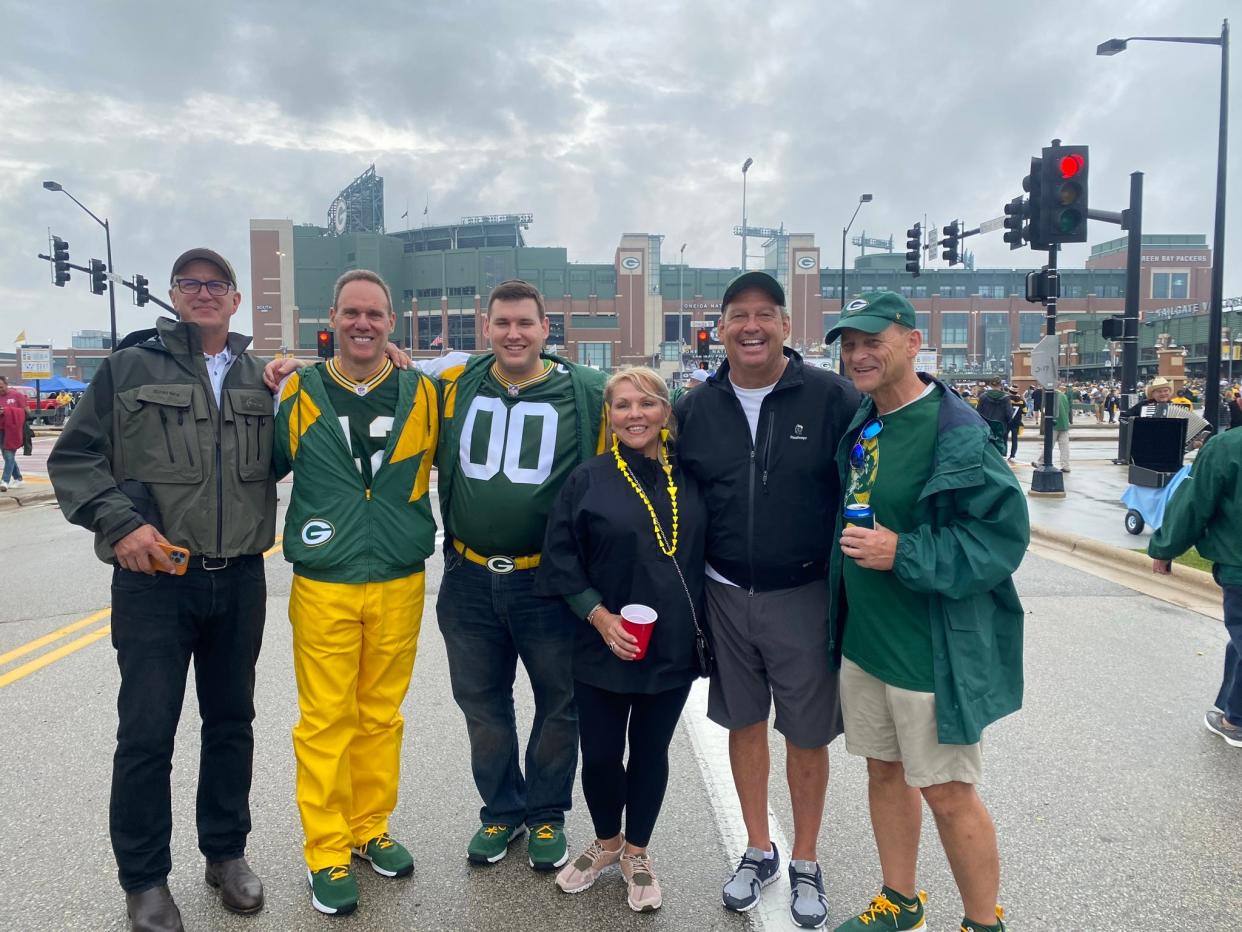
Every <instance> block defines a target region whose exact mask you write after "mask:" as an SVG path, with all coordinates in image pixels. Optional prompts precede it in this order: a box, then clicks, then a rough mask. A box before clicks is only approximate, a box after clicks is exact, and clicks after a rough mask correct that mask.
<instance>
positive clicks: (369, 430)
mask: <svg viewBox="0 0 1242 932" xmlns="http://www.w3.org/2000/svg"><path fill="white" fill-rule="evenodd" d="M323 368H324V373H323V374H324V379H323V384H324V387H325V388H326V389H327V394H328V400H329V401H330V402H331V403H332V407H333V409H335V411H336V415H337V420H339V421H340V424H341V431H342V432H343V433H344V434H345V439H346V441H347V442H348V444H349V450H350V453H351V454H352V455H353V457H354V464H355V465H356V466H357V467H358V471H359V472H360V473H362V481H363V482H364V483H366V485H367V487H368V488H369V487H370V486H371V485H372V484H373V483H374V481H375V472H376V470H378V469H379V466H380V463H381V462H382V461H383V459H384V448H385V447H386V446H388V435H389V434H391V433H392V425H393V414H394V413H395V412H396V410H397V379H396V378H395V377H394V376H393V373H394V372H395V371H396V369H395V368H394V367H393V364H392V363H391V362H389V361H388V360H387V359H385V360H384V365H383V366H382V367H381V368H380V370H379V371H378V372H376V373H375V374H374V375H373V376H371V378H369V379H367V380H365V381H362V382H355V381H354V380H353V379H351V378H349V376H347V375H345V373H343V372H342V371H341V370H340V369H339V368H338V367H337V366H336V364H335V362H334V361H333V360H331V359H329V360H328V361H327V362H326V363H325V364H324V367H323Z"/></svg>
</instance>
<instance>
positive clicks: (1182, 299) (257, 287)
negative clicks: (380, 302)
mask: <svg viewBox="0 0 1242 932" xmlns="http://www.w3.org/2000/svg"><path fill="white" fill-rule="evenodd" d="M382 184H383V179H382V178H379V177H378V176H377V175H376V174H375V172H374V167H373V166H372V168H371V169H368V172H366V173H364V174H363V175H362V176H360V177H359V179H357V180H355V182H353V183H352V184H351V185H350V186H349V187H347V188H346V189H345V191H343V192H342V193H341V195H340V196H338V197H337V198H336V199H335V200H333V201H332V207H331V208H330V211H329V223H328V225H326V226H319V225H316V224H295V223H292V222H290V221H288V220H264V219H255V220H251V222H250V253H251V281H250V303H251V313H252V317H253V326H254V334H255V349H256V351H257V352H259V353H260V354H265V355H266V354H272V353H276V352H280V351H286V352H300V353H306V352H308V351H312V350H313V347H314V346H315V333H316V331H317V330H319V329H320V328H323V327H326V326H327V320H328V308H329V306H330V305H331V303H332V285H333V282H334V281H335V280H336V278H337V276H339V275H340V274H341V273H342V272H344V271H346V270H347V269H353V268H369V269H373V270H375V271H377V272H379V273H380V274H381V275H383V276H384V278H385V279H386V280H387V281H388V282H389V284H390V285H391V287H392V290H393V300H394V304H395V305H396V309H397V311H398V316H399V320H398V324H397V333H396V339H397V340H398V341H399V342H400V343H401V344H402V345H403V346H408V347H410V348H411V350H412V352H413V353H414V355H416V356H426V355H435V354H438V353H439V352H442V351H443V350H445V349H449V348H452V349H462V350H477V349H481V348H483V337H482V319H483V317H484V316H485V311H486V302H487V295H488V293H489V292H490V291H491V289H492V288H493V287H494V286H495V285H496V284H497V283H499V282H501V281H503V280H505V279H508V278H521V279H524V280H526V281H529V282H531V283H532V284H534V285H536V286H537V287H538V288H539V289H540V290H541V291H542V292H543V294H544V296H545V298H546V301H547V307H548V313H549V317H550V320H551V332H552V337H551V340H550V343H551V344H552V345H554V346H555V347H556V348H557V350H558V351H559V352H561V353H562V354H564V355H566V356H567V357H568V358H570V359H573V360H575V361H580V362H585V363H591V364H594V365H598V366H601V367H603V368H612V367H615V366H618V365H623V364H626V363H637V362H648V363H650V362H652V361H653V360H663V361H665V363H666V366H669V367H672V368H676V367H677V363H676V360H677V358H678V356H679V352H678V351H679V349H681V348H683V347H682V346H681V345H679V340H680V343H681V344H683V345H684V344H689V343H690V342H691V335H692V332H693V330H694V328H696V327H698V326H701V325H702V324H703V322H706V323H707V325H708V326H709V327H714V325H715V322H716V321H717V319H718V318H719V316H720V298H721V295H722V294H723V293H724V289H725V286H726V285H727V284H728V282H729V281H730V280H731V279H732V278H733V277H734V276H735V275H737V274H738V273H739V269H738V268H736V267H734V268H701V267H692V266H682V265H678V264H676V263H668V262H665V261H664V257H663V251H662V246H663V241H664V237H663V236H662V235H660V234H653V233H639V234H625V235H622V236H621V237H620V238H619V240H618V242H617V246H616V248H615V250H614V253H613V257H612V261H611V262H579V261H574V260H573V259H572V258H571V256H570V254H569V251H568V249H567V248H565V247H559V246H532V245H529V244H528V243H527V242H526V232H527V231H528V230H529V228H530V226H531V225H532V223H533V222H534V218H533V217H532V216H531V215H530V214H520V213H517V214H495V215H484V216H475V217H463V218H462V219H461V220H460V221H459V222H457V223H453V224H447V225H445V224H438V225H434V226H432V225H428V226H421V227H414V228H410V229H405V230H400V231H392V232H386V231H385V226H384V218H383V198H382ZM377 188H378V192H377V190H376V189H377ZM377 193H378V197H377V196H376V194H377ZM376 205H378V208H377V206H376ZM355 211H357V213H358V216H357V220H356V221H355V219H354V218H355ZM342 213H343V214H344V216H342ZM770 233H771V235H770V236H769V237H768V239H767V240H766V241H764V242H763V247H762V248H763V254H762V257H761V258H759V257H757V260H758V261H753V262H752V263H751V265H752V267H762V268H765V269H766V270H767V271H769V272H770V273H771V274H773V275H775V276H776V277H777V278H778V279H779V280H780V281H781V282H782V284H783V285H784V286H785V290H786V295H787V302H788V305H789V311H790V315H791V324H792V333H791V337H790V341H789V342H790V344H791V345H793V346H794V347H795V348H797V349H799V350H801V351H803V352H810V353H819V352H820V351H821V344H822V340H823V335H824V333H825V332H826V330H827V329H828V328H830V327H831V326H832V325H833V324H834V323H835V322H836V320H837V317H838V311H839V308H840V306H841V304H842V295H841V270H840V269H839V268H837V269H833V268H825V267H824V266H823V264H822V262H821V255H820V247H819V246H818V245H817V244H816V241H815V236H814V235H813V234H792V233H785V232H784V230H783V228H782V229H780V230H774V231H770ZM1142 255H1143V262H1142V274H1141V278H1140V288H1141V289H1142V291H1141V297H1140V310H1141V315H1142V319H1143V322H1144V324H1145V326H1141V327H1140V328H1139V329H1140V361H1141V365H1142V366H1143V368H1144V369H1149V368H1150V369H1154V366H1155V350H1154V346H1155V344H1156V342H1157V337H1158V336H1159V334H1161V333H1166V332H1167V333H1170V334H1171V335H1172V341H1173V343H1174V344H1175V345H1179V346H1183V347H1185V348H1186V351H1187V357H1186V364H1187V371H1188V372H1190V373H1194V372H1196V371H1197V370H1199V369H1201V367H1202V363H1203V359H1204V357H1205V354H1206V339H1207V302H1208V297H1209V292H1210V272H1211V261H1212V260H1211V251H1210V250H1209V248H1208V246H1207V241H1206V238H1205V237H1204V236H1202V235H1197V234H1180V235H1162V234H1156V235H1146V236H1144V237H1143V249H1142ZM1125 259H1126V239H1125V237H1124V236H1123V237H1121V238H1119V239H1113V240H1110V241H1108V242H1103V243H1100V244H1098V245H1096V246H1094V247H1093V248H1092V250H1091V255H1090V257H1089V258H1088V259H1087V261H1086V263H1085V266H1084V267H1083V268H1077V269H1075V268H1065V269H1062V270H1061V282H1062V299H1061V302H1060V306H1059V314H1058V330H1059V331H1060V332H1061V334H1062V341H1063V344H1064V347H1065V350H1064V353H1063V360H1062V361H1063V363H1064V365H1065V367H1066V368H1067V369H1069V370H1071V371H1073V372H1076V373H1077V374H1078V375H1082V376H1087V377H1090V376H1092V375H1097V376H1100V377H1103V376H1105V375H1107V374H1108V373H1109V371H1110V370H1111V369H1113V368H1114V367H1115V366H1116V365H1118V364H1119V353H1118V352H1117V347H1116V346H1115V345H1110V344H1109V343H1108V341H1106V340H1104V339H1103V338H1102V337H1101V333H1100V324H1101V322H1102V320H1103V318H1105V317H1108V316H1111V315H1116V314H1120V313H1121V312H1122V309H1123V304H1124V298H1125ZM904 264H905V259H904V255H902V254H899V253H892V252H879V253H876V252H871V253H868V254H865V255H861V256H859V257H857V258H856V259H855V261H854V263H853V266H852V267H851V268H847V270H846V274H845V296H846V297H847V298H848V297H850V296H852V295H856V294H859V293H861V292H866V291H877V290H884V289H887V290H891V291H896V292H899V293H901V294H903V295H905V296H907V297H908V298H910V300H911V301H912V302H913V304H914V306H915V308H916V310H917V312H918V325H919V327H920V329H922V330H923V334H924V341H925V343H926V344H927V345H928V346H929V347H933V348H934V349H935V350H936V357H935V358H936V367H937V368H938V369H939V371H941V372H942V373H949V374H951V373H954V372H962V373H979V372H1005V371H1007V370H1008V368H1009V364H1010V354H1011V352H1012V351H1014V350H1016V349H1019V348H1029V347H1031V346H1033V345H1034V344H1035V343H1036V342H1038V341H1039V339H1040V338H1041V337H1042V336H1043V334H1044V329H1045V318H1044V314H1043V309H1042V307H1041V306H1039V305H1035V304H1031V303H1028V302H1027V301H1026V300H1025V297H1024V296H1025V280H1026V273H1027V272H1028V271H1029V269H1028V268H995V269H961V268H955V269H944V268H935V269H929V270H926V271H924V272H923V274H922V275H921V276H920V277H918V278H913V277H912V276H910V275H909V274H908V273H906V272H905V271H904ZM1225 317H1226V319H1225V324H1226V326H1227V327H1230V328H1231V331H1232V332H1234V333H1237V332H1238V328H1239V327H1242V307H1239V306H1237V303H1236V302H1229V309H1227V312H1226V315H1225ZM1235 317H1236V318H1237V320H1236V323H1235V321H1234V318H1235ZM713 335H714V334H713ZM1240 348H1242V345H1240Z"/></svg>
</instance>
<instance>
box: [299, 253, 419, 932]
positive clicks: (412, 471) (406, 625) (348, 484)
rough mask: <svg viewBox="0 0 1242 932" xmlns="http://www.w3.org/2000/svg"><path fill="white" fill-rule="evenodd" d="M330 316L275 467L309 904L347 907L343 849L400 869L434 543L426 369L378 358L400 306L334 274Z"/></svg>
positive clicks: (383, 289) (365, 278)
mask: <svg viewBox="0 0 1242 932" xmlns="http://www.w3.org/2000/svg"><path fill="white" fill-rule="evenodd" d="M332 305H333V306H332V309H331V311H330V313H329V322H330V324H331V325H332V327H333V328H334V329H335V331H336V341H337V347H338V353H337V356H336V358H335V359H330V360H328V361H327V362H326V363H323V364H322V365H318V366H313V367H309V368H306V369H302V370H301V371H299V372H297V373H295V374H293V375H292V376H290V377H289V379H288V381H287V382H286V383H285V385H284V387H283V389H282V390H281V393H280V405H279V411H278V415H277V422H276V455H275V460H276V468H277V474H278V475H283V474H285V473H287V472H288V471H289V470H290V469H292V470H293V474H294V483H293V496H292V500H291V501H290V503H289V510H288V513H287V514H286V517H285V537H284V550H285V557H286V559H288V560H289V561H290V562H291V563H293V573H294V576H293V588H292V590H291V591H290V594H289V620H290V621H291V622H292V623H293V654H294V669H295V671H296V675H297V683H298V705H299V708H300V710H301V718H300V720H299V721H298V724H297V726H296V727H295V728H294V730H293V746H294V751H295V754H296V756H297V762H298V771H297V799H298V808H299V809H300V810H301V815H302V827H303V830H304V832H305V836H306V838H305V845H304V854H305V857H306V865H307V873H308V879H309V881H310V887H311V903H312V905H313V906H314V907H315V909H317V910H319V911H320V912H323V913H330V914H345V913H351V912H353V911H354V909H355V907H356V906H357V905H358V886H357V882H356V881H355V879H354V876H353V873H352V871H351V869H350V863H351V861H350V854H351V851H352V853H353V854H354V855H356V856H357V857H359V858H362V859H363V860H366V861H369V862H370V864H371V867H372V869H374V870H375V872H376V873H377V874H380V875H381V876H384V877H404V876H407V875H408V874H409V873H410V872H411V871H412V870H413V867H414V863H413V860H412V859H411V857H410V854H409V852H408V851H407V850H406V849H405V848H404V847H403V846H402V845H401V844H399V843H398V842H397V841H395V840H394V839H393V838H392V837H391V836H389V834H388V817H389V815H390V814H391V813H392V811H393V809H394V808H395V806H396V802H397V783H398V774H399V770H400V759H401V734H402V726H403V720H402V717H401V703H402V701H403V700H404V699H405V694H406V690H407V689H408V688H409V685H410V674H411V672H412V670H413V667H414V655H415V652H416V650H417V647H418V632H419V627H420V622H421V620H422V613H423V594H424V576H425V574H424V572H423V561H424V560H426V558H427V557H428V556H430V555H431V553H432V552H433V550H434V547H435V530H436V528H435V520H434V519H433V517H432V514H431V504H430V501H429V498H428V480H429V477H430V473H431V466H432V462H433V460H434V458H435V449H436V439H437V435H438V432H439V397H438V391H437V387H436V383H435V382H434V380H432V379H430V378H428V377H427V376H425V375H422V374H421V373H419V372H418V371H417V370H414V369H410V370H404V371H402V370H397V369H395V368H394V367H393V364H392V362H390V361H389V359H388V358H387V356H386V355H385V347H386V344H387V342H388V335H389V334H390V333H392V330H393V327H394V325H395V322H396V317H395V315H394V314H393V311H392V295H391V293H390V292H389V290H388V286H387V285H386V284H385V283H384V280H383V279H382V278H380V277H379V276H378V275H376V274H375V273H374V272H369V271H365V270H361V269H359V270H354V271H350V272H346V273H345V274H344V275H342V276H341V277H340V279H338V280H337V283H336V289H335V296H334V298H333V302H332Z"/></svg>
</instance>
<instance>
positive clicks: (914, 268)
mask: <svg viewBox="0 0 1242 932" xmlns="http://www.w3.org/2000/svg"><path fill="white" fill-rule="evenodd" d="M922 247H923V224H921V223H916V224H915V225H914V226H912V227H910V229H908V230H906V271H907V272H910V273H911V274H912V275H914V277H915V278H918V277H919V250H920V249H922Z"/></svg>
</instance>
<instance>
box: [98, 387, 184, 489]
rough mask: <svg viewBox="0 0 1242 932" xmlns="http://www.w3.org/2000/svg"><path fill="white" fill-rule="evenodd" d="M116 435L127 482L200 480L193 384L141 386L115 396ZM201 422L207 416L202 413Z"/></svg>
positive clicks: (181, 482) (176, 482)
mask: <svg viewBox="0 0 1242 932" xmlns="http://www.w3.org/2000/svg"><path fill="white" fill-rule="evenodd" d="M116 397H117V418H118V421H119V423H118V434H119V436H120V444H121V456H122V460H123V462H124V468H125V474H126V477H127V478H131V479H137V480H138V481H139V482H162V483H173V484H191V483H197V482H202V481H203V474H204V473H203V457H202V453H201V450H200V448H199V443H198V420H199V418H198V417H197V416H196V415H195V406H194V386H193V385H141V386H139V387H138V388H132V389H128V390H126V391H123V392H120V393H118V394H117V396H116ZM202 419H203V420H206V412H205V411H204V412H203V417H202Z"/></svg>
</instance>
